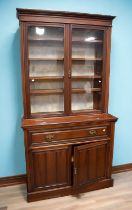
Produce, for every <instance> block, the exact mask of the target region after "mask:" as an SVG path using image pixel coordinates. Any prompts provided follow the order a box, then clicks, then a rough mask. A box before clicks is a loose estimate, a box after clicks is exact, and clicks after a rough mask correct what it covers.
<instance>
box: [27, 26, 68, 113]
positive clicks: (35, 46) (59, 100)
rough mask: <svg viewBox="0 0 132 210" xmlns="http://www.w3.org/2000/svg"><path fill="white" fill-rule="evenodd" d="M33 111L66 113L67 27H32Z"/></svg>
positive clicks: (29, 30) (30, 68)
mask: <svg viewBox="0 0 132 210" xmlns="http://www.w3.org/2000/svg"><path fill="white" fill-rule="evenodd" d="M28 63H29V81H30V109H31V110H30V111H31V114H53V113H58V114H61V113H63V112H64V26H61V25H60V26H59V25H58V26H48V25H36V26H32V25H31V26H29V27H28Z"/></svg>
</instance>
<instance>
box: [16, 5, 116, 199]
mask: <svg viewBox="0 0 132 210" xmlns="http://www.w3.org/2000/svg"><path fill="white" fill-rule="evenodd" d="M17 16H18V18H19V21H20V37H21V67H22V86H23V104H24V116H23V118H22V127H23V129H24V138H25V151H26V167H27V198H28V201H35V200H40V199H45V198H52V197H57V196H64V195H69V194H75V195H76V194H79V193H82V192H87V191H91V190H96V189H101V188H105V187H110V186H112V185H113V180H112V178H111V170H112V156H113V142H114V127H115V121H116V120H117V118H116V117H114V116H112V115H110V114H108V95H109V72H110V44H111V27H112V20H113V18H114V17H113V16H103V15H92V14H84V13H71V12H58V11H43V10H30V9H17Z"/></svg>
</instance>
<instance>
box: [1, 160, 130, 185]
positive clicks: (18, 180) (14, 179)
mask: <svg viewBox="0 0 132 210" xmlns="http://www.w3.org/2000/svg"><path fill="white" fill-rule="evenodd" d="M126 171H132V163H128V164H124V165H118V166H113V167H112V172H113V174H116V173H121V172H126ZM24 183H26V174H21V175H17V176H8V177H0V187H7V186H11V185H17V184H24Z"/></svg>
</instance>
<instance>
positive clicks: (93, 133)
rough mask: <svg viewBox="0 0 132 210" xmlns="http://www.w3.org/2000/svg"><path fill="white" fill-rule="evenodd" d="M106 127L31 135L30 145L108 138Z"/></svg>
mask: <svg viewBox="0 0 132 210" xmlns="http://www.w3.org/2000/svg"><path fill="white" fill-rule="evenodd" d="M108 129H109V128H108V127H107V126H102V127H92V128H85V129H72V130H67V131H53V132H44V133H37V132H35V133H32V137H31V139H32V143H42V142H55V141H58V140H64V139H67V140H68V139H76V138H86V137H94V138H95V137H97V136H108Z"/></svg>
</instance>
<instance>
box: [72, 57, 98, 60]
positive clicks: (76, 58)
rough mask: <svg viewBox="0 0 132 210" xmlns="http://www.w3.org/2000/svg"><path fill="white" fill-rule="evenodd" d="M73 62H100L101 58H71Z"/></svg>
mask: <svg viewBox="0 0 132 210" xmlns="http://www.w3.org/2000/svg"><path fill="white" fill-rule="evenodd" d="M72 60H73V61H102V58H90V57H83V58H82V57H79V58H72Z"/></svg>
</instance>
